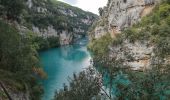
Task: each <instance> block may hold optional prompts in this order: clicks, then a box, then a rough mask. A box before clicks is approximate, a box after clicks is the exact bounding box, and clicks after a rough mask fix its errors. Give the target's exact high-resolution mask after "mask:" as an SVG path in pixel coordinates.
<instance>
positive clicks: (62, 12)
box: [19, 0, 98, 45]
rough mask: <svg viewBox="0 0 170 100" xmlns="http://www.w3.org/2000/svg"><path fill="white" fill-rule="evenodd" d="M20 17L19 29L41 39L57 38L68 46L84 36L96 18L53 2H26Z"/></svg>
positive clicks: (93, 15)
mask: <svg viewBox="0 0 170 100" xmlns="http://www.w3.org/2000/svg"><path fill="white" fill-rule="evenodd" d="M22 16H24V17H23V18H21V19H22V23H23V24H20V25H21V26H19V27H20V28H22V27H23V26H24V27H26V28H29V29H30V30H32V31H33V32H34V33H36V34H37V35H38V36H41V37H43V38H48V37H59V39H60V44H61V45H65V44H70V43H72V42H73V41H75V40H76V39H78V38H81V37H83V36H84V35H86V33H87V31H88V28H89V27H90V26H91V24H92V23H93V21H94V20H95V19H96V18H97V17H98V16H97V15H95V14H92V13H90V12H85V11H83V10H81V9H79V8H76V7H72V6H70V5H68V4H65V3H62V2H59V1H55V0H40V1H39V0H27V2H26V9H25V13H23V15H22ZM28 23H29V24H28Z"/></svg>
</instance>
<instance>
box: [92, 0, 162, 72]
mask: <svg viewBox="0 0 170 100" xmlns="http://www.w3.org/2000/svg"><path fill="white" fill-rule="evenodd" d="M159 3H160V1H159V0H135V1H134V0H121V1H120V0H117V1H116V0H109V1H108V4H107V6H106V7H104V8H103V9H101V8H100V9H99V10H100V14H101V16H100V19H99V20H98V21H97V22H96V24H94V28H93V29H91V32H90V33H89V35H90V36H91V41H92V42H91V44H90V45H89V47H91V48H93V45H97V43H98V41H102V40H104V39H102V38H103V36H105V35H108V34H109V35H110V36H111V37H112V40H111V41H110V43H108V42H107V43H106V42H105V44H106V46H105V47H107V48H108V49H109V50H108V51H107V52H110V54H109V55H110V57H111V58H115V59H116V60H117V61H119V60H121V61H122V64H123V65H126V66H129V67H132V68H133V69H135V70H136V69H142V70H143V69H146V68H148V67H149V66H150V65H151V64H153V63H154V64H155V62H157V60H158V59H155V52H154V51H155V49H156V44H154V43H152V40H150V39H148V38H152V36H150V34H151V33H149V32H150V31H151V30H152V28H153V27H152V26H153V23H151V25H150V26H148V25H149V24H148V25H147V24H145V25H142V24H141V23H139V22H140V21H141V19H142V18H143V17H145V16H147V15H148V14H150V16H151V12H152V11H153V9H154V8H155V7H156V5H158V4H159ZM155 9H156V8H155ZM155 9H154V10H155ZM159 12H161V11H160V9H159V10H158V11H157V12H156V14H155V13H154V14H152V16H151V17H150V18H148V17H146V18H143V19H142V23H144V22H145V20H153V22H154V20H157V19H158V20H159V19H160V16H159ZM156 18H157V19H156ZM159 21H160V20H159ZM162 21H164V20H162ZM162 21H160V22H161V23H162ZM132 26H134V27H132ZM130 27H132V28H131V29H130ZM148 27H149V29H147V28H148ZM107 40H108V39H107ZM98 44H99V43H98ZM108 44H110V46H109V47H108ZM102 47H103V46H102ZM98 49H99V48H98Z"/></svg>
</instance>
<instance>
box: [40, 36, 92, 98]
mask: <svg viewBox="0 0 170 100" xmlns="http://www.w3.org/2000/svg"><path fill="white" fill-rule="evenodd" d="M87 43H88V40H87V39H86V38H84V39H81V40H79V41H78V42H77V43H75V44H73V45H68V46H62V47H59V48H52V49H49V50H46V51H43V52H40V53H39V54H40V61H41V64H42V66H43V68H44V70H45V72H46V73H47V75H48V78H47V79H46V80H42V81H41V83H42V85H43V88H44V95H43V97H42V100H51V99H52V98H53V97H54V93H55V91H56V90H59V89H62V88H63V83H66V84H68V81H67V80H68V76H69V77H72V76H73V73H74V72H76V73H79V72H81V71H82V70H84V68H87V67H88V66H89V65H90V59H91V57H90V53H89V52H88V50H87V48H86V45H87Z"/></svg>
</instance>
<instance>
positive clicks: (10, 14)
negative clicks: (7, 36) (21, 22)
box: [0, 0, 25, 20]
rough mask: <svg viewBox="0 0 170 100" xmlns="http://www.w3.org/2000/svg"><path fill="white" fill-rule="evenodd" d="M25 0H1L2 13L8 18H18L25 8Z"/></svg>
mask: <svg viewBox="0 0 170 100" xmlns="http://www.w3.org/2000/svg"><path fill="white" fill-rule="evenodd" d="M24 2H25V0H1V1H0V6H2V7H1V8H0V10H1V13H0V15H1V16H2V15H6V16H7V18H8V19H12V20H18V19H19V16H20V14H21V13H22V10H23V9H24Z"/></svg>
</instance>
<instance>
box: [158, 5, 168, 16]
mask: <svg viewBox="0 0 170 100" xmlns="http://www.w3.org/2000/svg"><path fill="white" fill-rule="evenodd" d="M159 13H160V16H161V17H162V18H165V17H167V16H169V14H170V5H169V4H166V3H164V4H162V5H160V8H159Z"/></svg>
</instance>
